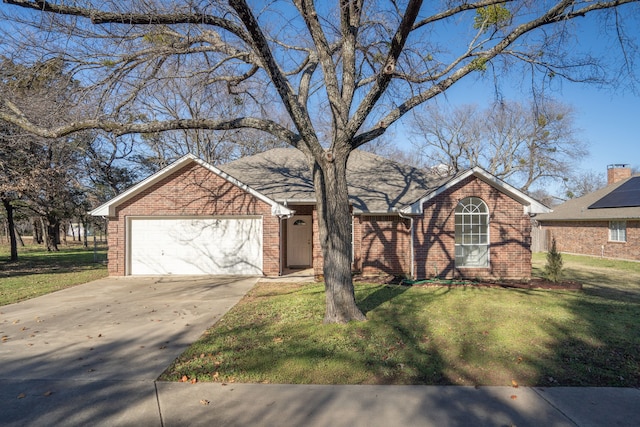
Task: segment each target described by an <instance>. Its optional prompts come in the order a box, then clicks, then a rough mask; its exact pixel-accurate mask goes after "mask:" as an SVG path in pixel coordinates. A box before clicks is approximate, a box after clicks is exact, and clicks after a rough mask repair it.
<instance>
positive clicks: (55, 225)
mask: <svg viewBox="0 0 640 427" xmlns="http://www.w3.org/2000/svg"><path fill="white" fill-rule="evenodd" d="M42 222H43V224H42V229H43V232H44V241H45V242H46V244H47V251H49V252H58V251H59V250H60V249H59V248H58V242H59V239H60V236H59V234H60V223H59V221H57V220H56V219H50V218H46V219H45V218H43V219H42Z"/></svg>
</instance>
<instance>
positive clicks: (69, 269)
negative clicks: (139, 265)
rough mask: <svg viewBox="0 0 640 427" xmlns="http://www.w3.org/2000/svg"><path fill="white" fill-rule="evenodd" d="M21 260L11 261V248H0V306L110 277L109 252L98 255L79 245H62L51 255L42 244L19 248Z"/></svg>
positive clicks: (3, 246)
mask: <svg viewBox="0 0 640 427" xmlns="http://www.w3.org/2000/svg"><path fill="white" fill-rule="evenodd" d="M18 252H19V253H18V261H16V262H11V261H9V258H10V253H9V247H8V245H0V305H6V304H12V303H15V302H18V301H22V300H25V299H29V298H34V297H37V296H40V295H44V294H47V293H50V292H54V291H58V290H60V289H64V288H68V287H70V286H75V285H79V284H82V283H86V282H89V281H91V280H96V279H100V278H102V277H106V276H107V275H108V273H107V268H106V266H105V265H104V264H103V262H102V261H104V260H105V259H106V250H105V248H101V249H100V250H99V251H98V252H97V261H98V262H94V253H93V250H92V249H85V248H83V247H82V246H81V245H79V244H75V245H69V246H63V245H61V246H60V252H47V250H46V248H44V247H43V246H41V245H27V246H25V247H21V248H19V251H18Z"/></svg>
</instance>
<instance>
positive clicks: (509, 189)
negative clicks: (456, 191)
mask: <svg viewBox="0 0 640 427" xmlns="http://www.w3.org/2000/svg"><path fill="white" fill-rule="evenodd" d="M471 176H474V177H476V178H478V179H480V180H482V181H483V182H485V183H487V184H489V185H490V186H492V187H494V188H496V189H497V190H499V191H500V192H502V193H504V194H506V195H508V196H509V197H511V198H512V199H514V200H516V201H518V202H519V203H520V204H522V206H523V209H524V212H525V213H527V214H532V215H533V214H540V213H547V212H551V209H549V208H548V207H546V206H545V205H543V204H542V203H540V202H538V201H537V200H535V199H533V198H532V197H530V196H528V195H526V194H525V193H524V192H522V191H520V190H518V189H517V188H515V187H513V186H511V185H509V184H507V183H506V182H504V181H502V180H501V179H498V178H497V177H495V176H493V175H491V174H490V173H489V172H487V171H485V170H484V169H482V168H480V167H478V166H476V167H474V168H472V169H467V170H466V171H463V172H460V173H458V174H456V175H455V176H453V177H451V178H450V179H448V180H447V181H446V182H444V183H442V185H440V186H438V187H437V188H435V189H433V190H432V191H430V192H428V193H427V194H425V195H424V196H423V197H421V198H420V199H419V200H417V201H416V202H414V203H412V204H411V205H410V206H407V207H406V208H404V209H402V211H401V212H402V213H406V214H421V213H422V210H423V206H424V204H425V202H427V201H429V200H431V199H433V198H434V197H436V196H438V195H439V194H441V193H443V192H445V191H447V190H448V189H450V188H452V187H453V186H455V185H457V184H459V183H460V182H462V181H464V180H465V179H467V178H469V177H471Z"/></svg>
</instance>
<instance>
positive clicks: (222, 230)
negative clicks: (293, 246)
mask: <svg viewBox="0 0 640 427" xmlns="http://www.w3.org/2000/svg"><path fill="white" fill-rule="evenodd" d="M130 229H131V268H130V271H131V274H135V275H143V274H146V275H155V274H161V275H163V274H250V275H255V274H262V220H261V219H259V218H243V219H235V218H233V219H231V218H219V219H215V218H207V219H202V218H181V219H133V220H131V225H130Z"/></svg>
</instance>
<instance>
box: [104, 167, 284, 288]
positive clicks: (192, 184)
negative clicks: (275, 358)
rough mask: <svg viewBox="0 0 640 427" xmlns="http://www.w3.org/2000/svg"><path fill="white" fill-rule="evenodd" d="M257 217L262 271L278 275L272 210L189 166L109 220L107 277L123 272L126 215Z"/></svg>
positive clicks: (277, 228)
mask: <svg viewBox="0 0 640 427" xmlns="http://www.w3.org/2000/svg"><path fill="white" fill-rule="evenodd" d="M192 215H256V216H261V217H262V219H263V223H262V227H263V272H264V274H265V275H267V276H277V275H278V274H279V272H280V254H279V246H280V221H279V219H278V218H277V217H275V216H273V215H271V207H270V206H269V205H268V204H267V203H265V202H263V201H261V200H259V199H257V198H255V197H254V196H252V195H250V194H249V193H247V192H245V191H244V190H242V189H240V188H238V187H236V186H235V185H233V184H231V183H229V182H228V181H226V180H224V179H223V178H220V177H219V176H217V175H216V174H214V173H212V172H211V171H209V170H207V169H206V168H204V167H202V166H200V165H198V164H197V163H191V164H189V165H187V166H185V167H183V168H181V169H180V170H178V171H176V172H174V173H172V174H171V175H169V176H167V177H166V178H165V179H163V180H162V181H160V182H158V183H156V184H154V185H153V186H151V187H149V188H147V189H145V190H144V191H142V192H141V193H139V194H137V195H136V196H135V197H133V198H132V199H130V200H127V201H126V202H124V203H122V204H121V205H120V206H119V207H118V208H117V210H116V215H115V216H114V217H111V218H109V237H108V239H109V242H108V243H109V274H110V275H112V276H123V275H125V273H126V271H125V270H126V254H125V249H126V242H127V236H126V220H127V217H128V216H192Z"/></svg>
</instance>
